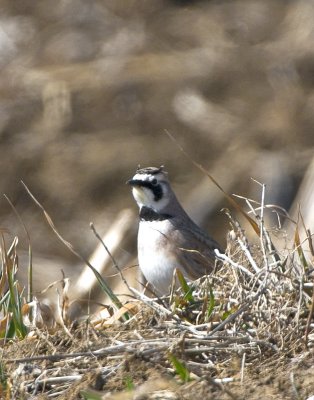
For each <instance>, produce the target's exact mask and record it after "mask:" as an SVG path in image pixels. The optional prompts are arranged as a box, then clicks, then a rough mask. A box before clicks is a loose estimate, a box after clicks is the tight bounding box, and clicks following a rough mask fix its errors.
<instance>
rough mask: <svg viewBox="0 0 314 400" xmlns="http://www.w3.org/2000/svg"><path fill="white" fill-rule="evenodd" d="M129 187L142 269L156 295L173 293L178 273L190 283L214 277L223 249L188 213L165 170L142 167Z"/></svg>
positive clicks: (130, 181)
mask: <svg viewBox="0 0 314 400" xmlns="http://www.w3.org/2000/svg"><path fill="white" fill-rule="evenodd" d="M127 183H128V184H129V185H130V186H131V187H132V194H133V197H134V199H135V201H136V203H137V205H138V207H139V227H138V236H137V250H138V263H139V268H140V270H141V272H142V274H143V275H144V277H145V279H146V281H147V282H148V283H149V284H150V285H152V288H153V291H154V293H155V294H157V295H158V296H163V295H168V294H169V293H170V290H171V287H172V284H173V281H174V275H175V270H176V269H178V270H180V271H181V272H182V274H183V276H184V277H185V278H186V279H187V280H188V281H193V280H196V279H198V278H200V277H202V276H204V275H207V274H210V273H212V272H213V270H214V269H215V265H216V264H217V261H218V260H217V257H216V256H217V250H218V251H219V252H220V253H222V250H221V247H220V245H219V244H218V243H217V242H216V241H215V240H214V239H212V238H211V237H210V236H209V235H207V233H205V232H204V231H203V230H202V229H201V228H200V227H199V226H198V225H197V224H196V223H195V222H194V221H193V220H192V219H191V218H190V217H189V216H188V214H187V213H186V212H185V210H184V209H183V207H182V206H181V204H180V202H179V200H178V199H177V197H176V195H175V193H174V191H173V190H172V188H171V186H170V183H169V180H168V173H167V172H166V171H165V170H164V167H163V166H161V167H146V168H140V167H138V169H137V170H136V172H135V175H134V176H133V178H131V179H129V180H128V181H127ZM218 263H219V262H218Z"/></svg>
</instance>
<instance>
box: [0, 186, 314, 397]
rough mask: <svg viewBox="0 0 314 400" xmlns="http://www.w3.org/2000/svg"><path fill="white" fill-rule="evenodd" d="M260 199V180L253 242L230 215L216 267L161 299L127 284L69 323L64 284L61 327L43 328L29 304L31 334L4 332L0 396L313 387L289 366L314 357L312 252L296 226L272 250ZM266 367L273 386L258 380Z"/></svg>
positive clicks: (240, 392)
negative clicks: (287, 244) (119, 304)
mask: <svg viewBox="0 0 314 400" xmlns="http://www.w3.org/2000/svg"><path fill="white" fill-rule="evenodd" d="M263 198H264V188H263V193H262V202H261V204H259V205H257V207H256V204H255V205H253V204H254V203H253V202H252V201H250V200H248V199H245V201H246V204H247V205H248V207H249V211H250V212H251V213H252V217H253V220H252V222H253V221H254V224H253V225H254V229H255V231H256V232H257V233H258V232H259V235H257V236H256V238H257V240H256V242H255V243H254V244H252V243H249V242H248V239H247V237H246V235H245V232H244V231H243V229H242V228H241V226H240V224H239V222H238V221H236V220H235V219H234V218H233V217H231V215H230V214H229V213H228V212H227V215H228V216H229V219H230V225H231V230H230V232H229V235H228V247H227V250H226V254H224V255H220V257H221V259H222V260H223V265H222V266H220V267H219V268H217V271H216V273H214V274H213V275H211V276H207V277H204V278H202V279H200V280H199V281H196V282H194V283H193V284H192V286H191V288H189V287H185V284H183V285H182V288H181V289H179V290H178V291H176V292H173V293H172V294H171V296H169V297H166V298H162V299H157V298H151V297H147V296H146V295H145V294H143V293H141V292H139V291H137V290H136V289H133V288H131V289H130V290H131V292H132V293H133V294H132V296H131V297H130V301H129V302H127V303H126V304H125V305H124V307H123V308H120V309H118V310H117V309H116V310H115V311H112V312H111V315H110V312H108V311H107V316H104V314H102V316H101V314H97V315H95V316H90V318H88V319H85V320H84V321H83V322H82V321H81V322H75V323H72V324H70V323H69V322H67V320H66V302H65V301H64V299H65V298H66V293H63V299H62V301H61V303H62V304H63V309H62V312H60V315H59V316H60V317H61V320H62V323H61V326H60V324H59V325H57V326H56V327H54V328H51V327H50V329H49V330H48V328H47V326H45V323H44V324H43V318H42V319H41V325H39V324H38V321H39V318H38V315H40V316H42V314H43V312H42V310H40V308H41V307H40V306H41V304H40V303H38V304H37V305H39V307H37V310H38V311H37V315H36V317H37V318H36V321H37V324H36V323H35V324H34V323H33V324H30V325H29V326H28V330H29V334H28V336H27V337H26V338H25V339H24V340H20V339H17V338H13V339H12V340H11V341H9V340H8V339H7V340H5V341H4V347H3V350H2V386H1V387H2V395H3V397H5V398H34V396H35V397H37V396H38V398H67V399H70V398H71V399H72V398H73V399H74V398H88V399H89V398H96V399H100V398H110V399H119V398H123V399H128V398H130V399H141V398H152V399H153V398H155V399H156V398H160V399H166V398H169V399H192V398H193V399H196V398H204V396H211V398H217V399H218V398H219V399H224V398H241V397H242V396H248V395H249V396H250V397H251V398H260V397H259V396H261V393H263V391H264V390H266V389H267V390H268V394H269V395H270V396H273V397H271V398H278V399H280V398H305V397H304V396H309V395H310V394H311V393H312V394H313V393H314V384H313V382H314V380H313V379H312V376H311V375H310V374H312V372H313V371H312V372H311V371H308V376H307V375H305V376H304V377H303V378H302V380H301V381H300V379H301V378H300V376H299V375H298V373H297V372H296V371H298V369H299V368H301V366H302V365H303V367H304V369H306V368H307V365H308V364H309V363H310V360H311V359H313V348H314V322H313V307H314V306H313V292H314V290H313V287H314V285H313V281H314V279H313V278H314V269H313V263H312V260H313V254H309V256H308V255H305V253H304V252H303V250H302V244H300V243H299V242H298V237H299V231H298V229H296V233H295V242H294V243H293V244H292V249H291V250H285V251H283V250H280V251H279V250H278V249H276V248H275V246H274V244H273V242H272V235H271V233H270V231H269V230H267V229H266V228H265V226H264V215H263V213H264V210H265V209H266V208H265V205H264V203H263ZM280 234H281V235H283V233H282V232H280V231H278V230H277V231H276V235H277V236H278V235H280ZM309 240H310V239H309ZM309 247H310V248H311V246H309ZM2 253H3V249H2ZM61 297H62V295H61ZM33 310H34V308H33ZM24 317H25V316H24ZM50 317H51V315H50ZM24 321H25V318H24ZM36 325H37V326H36ZM39 326H40V327H39ZM303 372H304V371H303ZM272 374H274V376H276V379H277V380H279V381H280V380H281V384H277V386H276V385H275V386H274V385H267V383H266V384H265V383H263V379H264V380H265V379H266V381H267V379H270V378H269V377H270V376H271V375H272ZM296 374H297V375H296ZM299 374H300V372H299ZM295 375H296V376H297V378H295ZM312 375H313V374H312ZM256 377H258V380H257V378H256ZM267 377H268V378H267ZM266 381H265V382H266ZM296 381H297V382H298V383H296ZM271 382H272V381H271ZM282 382H285V383H284V384H283V385H282ZM300 382H301V383H300ZM302 382H303V383H302ZM257 384H258V385H262V387H261V389H260V391H258V389H257ZM263 385H266V386H263ZM280 385H281V386H280ZM265 387H266V389H265ZM249 388H250V389H249ZM252 388H254V391H253V393H251V391H252ZM96 389H97V390H99V392H98V391H97V393H96V392H94V390H96ZM250 390H251V391H250ZM254 393H255V394H256V397H254V396H255V395H254ZM265 393H266V392H265ZM265 393H263V396H264V395H265V397H264V398H267V395H266V394H265ZM41 395H42V396H44V397H40V396H41ZM119 396H120V397H119ZM121 396H122V397H121ZM141 396H144V397H141ZM145 396H146V397H145ZM154 396H155V397H154ZM158 396H159V397H158ZM167 396H168V397H167ZM281 396H282V397H281ZM289 396H290V397H289Z"/></svg>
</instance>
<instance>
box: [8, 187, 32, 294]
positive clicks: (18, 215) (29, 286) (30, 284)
mask: <svg viewBox="0 0 314 400" xmlns="http://www.w3.org/2000/svg"><path fill="white" fill-rule="evenodd" d="M4 197H5V199H6V200H7V202H8V203H9V204H10V206H11V208H12V210H13V212H14V214H15V215H16V217H17V219H18V221H19V222H20V224H21V226H22V227H23V230H24V232H25V235H26V237H27V242H28V279H27V301H28V302H31V301H33V252H32V246H31V237H30V234H29V232H28V230H27V228H26V225H25V224H24V222H23V220H22V218H21V216H20V214H19V213H18V212H17V209H16V208H15V207H14V205H13V203H12V201H11V200H10V199H9V197H8V196H7V195H6V194H4Z"/></svg>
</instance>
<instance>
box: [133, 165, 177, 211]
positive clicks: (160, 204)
mask: <svg viewBox="0 0 314 400" xmlns="http://www.w3.org/2000/svg"><path fill="white" fill-rule="evenodd" d="M132 179H133V180H137V181H142V182H143V183H144V182H149V183H151V184H152V185H154V182H155V181H157V182H156V183H155V184H156V186H157V187H158V185H161V187H162V197H161V198H158V199H156V197H155V194H154V190H153V189H152V188H151V187H147V186H145V185H143V186H141V185H134V186H133V188H132V193H133V196H134V199H135V200H136V202H137V204H138V206H139V207H140V208H141V207H143V206H145V207H149V208H152V209H153V210H155V211H157V212H160V211H162V210H163V209H164V207H165V206H166V205H167V204H168V202H169V196H168V185H167V184H166V183H165V182H163V181H164V180H165V176H164V174H162V173H160V174H155V175H152V174H135V175H134V176H133V178H132Z"/></svg>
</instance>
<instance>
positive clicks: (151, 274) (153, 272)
mask: <svg viewBox="0 0 314 400" xmlns="http://www.w3.org/2000/svg"><path fill="white" fill-rule="evenodd" d="M170 232H171V229H170V223H169V221H167V220H164V221H141V222H140V226H139V232H138V261H139V266H140V269H141V271H142V273H143V275H144V276H145V278H146V280H147V281H148V282H149V283H151V284H152V285H153V286H154V287H155V289H156V294H159V295H161V294H168V293H169V289H170V286H171V283H172V279H173V273H174V269H175V268H179V265H178V263H177V261H176V259H175V254H174V252H171V247H172V245H171V235H170ZM157 292H158V293H157Z"/></svg>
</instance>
